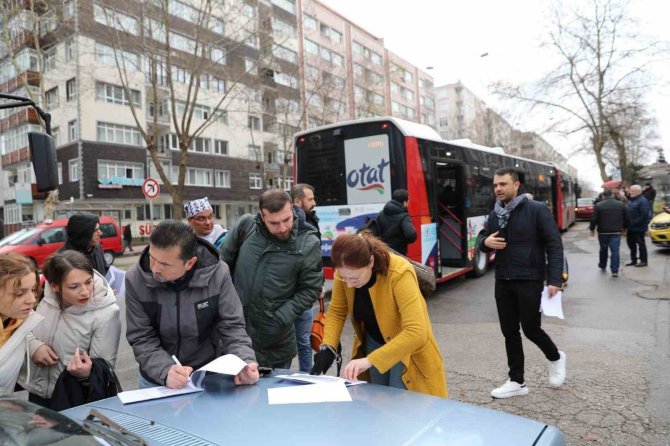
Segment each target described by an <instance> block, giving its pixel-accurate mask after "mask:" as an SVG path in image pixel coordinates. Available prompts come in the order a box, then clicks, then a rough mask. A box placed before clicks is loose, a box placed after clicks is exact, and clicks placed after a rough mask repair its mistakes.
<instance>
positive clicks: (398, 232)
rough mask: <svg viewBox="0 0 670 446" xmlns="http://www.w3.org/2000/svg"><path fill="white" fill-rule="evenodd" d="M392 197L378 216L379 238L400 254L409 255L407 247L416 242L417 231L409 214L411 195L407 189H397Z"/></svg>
mask: <svg viewBox="0 0 670 446" xmlns="http://www.w3.org/2000/svg"><path fill="white" fill-rule="evenodd" d="M391 197H392V199H391V201H389V202H388V203H386V204H385V205H384V209H382V211H381V212H380V213H379V216H377V224H378V226H379V231H380V234H379V238H380V239H381V240H382V241H383V242H384V243H386V244H387V245H389V247H391V248H392V249H394V250H396V251H397V252H399V253H400V254H402V255H407V245H408V244H409V243H412V242H414V241H415V240H416V229H414V225H413V224H412V219H411V218H410V216H409V213H408V212H407V205H408V204H409V193H408V192H407V191H406V190H405V189H396V190H394V191H393V195H392V196H391Z"/></svg>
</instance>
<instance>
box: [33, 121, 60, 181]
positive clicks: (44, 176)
mask: <svg viewBox="0 0 670 446" xmlns="http://www.w3.org/2000/svg"><path fill="white" fill-rule="evenodd" d="M28 143H29V144H30V160H31V161H32V163H33V167H34V169H35V179H36V181H37V191H38V192H49V191H52V190H54V189H58V161H57V159H56V145H55V144H54V140H53V138H52V137H51V136H49V135H47V134H46V133H42V132H28Z"/></svg>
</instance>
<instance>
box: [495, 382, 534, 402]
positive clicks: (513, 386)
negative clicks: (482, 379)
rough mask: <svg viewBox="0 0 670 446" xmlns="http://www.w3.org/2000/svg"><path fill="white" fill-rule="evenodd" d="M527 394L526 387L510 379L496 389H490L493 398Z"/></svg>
mask: <svg viewBox="0 0 670 446" xmlns="http://www.w3.org/2000/svg"><path fill="white" fill-rule="evenodd" d="M521 395H528V387H526V385H525V384H519V383H518V382H516V381H512V380H510V379H508V380H507V382H506V383H505V384H503V385H502V386H500V387H498V388H497V389H493V390H491V396H492V397H493V398H510V397H513V396H521Z"/></svg>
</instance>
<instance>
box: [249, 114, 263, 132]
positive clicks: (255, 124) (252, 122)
mask: <svg viewBox="0 0 670 446" xmlns="http://www.w3.org/2000/svg"><path fill="white" fill-rule="evenodd" d="M247 125H248V127H249V128H250V129H251V130H260V129H261V118H259V117H258V116H249V120H248V123H247Z"/></svg>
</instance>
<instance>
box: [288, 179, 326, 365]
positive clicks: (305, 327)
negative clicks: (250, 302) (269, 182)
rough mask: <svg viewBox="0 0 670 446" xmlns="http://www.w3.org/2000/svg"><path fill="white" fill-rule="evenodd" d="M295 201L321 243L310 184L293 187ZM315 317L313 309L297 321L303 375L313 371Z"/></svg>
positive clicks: (298, 213) (292, 192)
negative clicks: (312, 336)
mask: <svg viewBox="0 0 670 446" xmlns="http://www.w3.org/2000/svg"><path fill="white" fill-rule="evenodd" d="M291 198H292V199H293V208H294V210H295V212H296V214H297V215H298V219H300V218H302V214H303V213H304V218H305V220H306V222H307V223H308V224H310V225H312V226H313V227H314V229H315V230H316V236H317V237H318V238H319V242H321V231H319V217H317V216H316V211H315V210H314V208H315V207H316V200H315V199H314V188H313V187H312V186H310V185H309V184H305V183H299V184H296V185H295V186H293V189H292V190H291ZM324 294H325V291H324V289H323V287H322V288H321V294H320V295H319V298H320V299H321V298H323V295H324ZM313 321H314V315H313V314H312V308H308V309H307V310H305V311H304V312H303V313H302V314H301V315H300V316H299V317H298V319H296V320H295V324H294V325H295V337H296V339H297V341H298V366H299V368H300V371H301V372H303V373H309V372H310V370H312V343H311V340H310V334H311V332H312V322H313Z"/></svg>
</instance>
